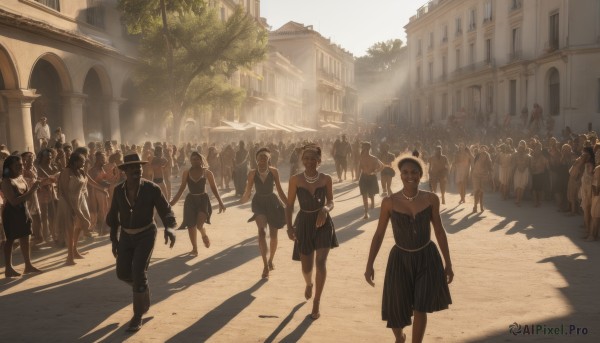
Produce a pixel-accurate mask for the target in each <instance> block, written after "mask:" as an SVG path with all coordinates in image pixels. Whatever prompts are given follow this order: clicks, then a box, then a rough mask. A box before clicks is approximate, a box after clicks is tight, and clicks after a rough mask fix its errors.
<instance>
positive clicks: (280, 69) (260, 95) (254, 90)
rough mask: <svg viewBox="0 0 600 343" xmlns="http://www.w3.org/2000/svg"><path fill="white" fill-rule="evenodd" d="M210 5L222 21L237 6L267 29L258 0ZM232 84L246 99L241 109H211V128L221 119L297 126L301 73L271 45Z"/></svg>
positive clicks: (222, 2)
mask: <svg viewBox="0 0 600 343" xmlns="http://www.w3.org/2000/svg"><path fill="white" fill-rule="evenodd" d="M209 4H210V5H211V6H213V7H214V8H215V9H216V11H217V14H218V15H219V18H220V19H221V20H223V21H225V20H227V19H228V18H229V17H230V16H231V15H232V13H233V12H234V11H235V9H236V7H237V6H242V8H243V9H244V10H245V11H246V13H248V14H249V15H250V16H252V17H253V18H254V19H255V20H256V22H257V24H258V25H259V26H261V27H262V28H264V29H265V30H268V29H269V26H268V24H267V21H266V19H265V18H262V17H261V16H260V0H218V1H217V0H213V1H211V2H210V3H209ZM231 83H232V85H234V86H236V87H241V88H243V89H244V90H245V91H246V99H245V100H244V102H243V104H242V105H241V106H240V108H222V109H215V110H213V111H212V113H211V115H212V120H210V121H209V122H210V123H212V124H213V125H219V121H220V120H221V119H226V120H231V121H233V120H235V121H239V122H257V123H259V124H263V125H268V123H290V124H293V123H298V118H302V83H303V77H302V71H301V70H300V69H298V68H297V67H296V66H294V65H293V64H292V63H291V61H290V60H289V59H287V58H286V57H284V56H283V55H282V54H280V53H279V52H277V50H276V49H275V48H274V47H273V46H272V45H269V52H268V53H267V56H266V58H265V60H264V61H262V62H260V63H257V64H256V65H254V66H253V67H252V69H251V70H240V71H238V72H236V73H235V74H234V75H233V76H232V77H231ZM204 121H207V120H206V119H204ZM205 124H208V122H207V123H205Z"/></svg>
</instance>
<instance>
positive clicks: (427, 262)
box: [381, 205, 452, 328]
mask: <svg viewBox="0 0 600 343" xmlns="http://www.w3.org/2000/svg"><path fill="white" fill-rule="evenodd" d="M431 211H432V207H431V205H430V206H428V207H427V208H425V209H424V210H422V211H421V212H419V213H417V214H416V215H415V218H412V217H411V215H409V214H406V213H402V212H397V211H392V213H391V221H392V228H393V231H394V241H395V242H396V245H394V247H393V248H392V250H391V251H390V256H389V259H388V264H387V269H386V271H385V281H384V284H383V301H382V309H381V315H382V318H383V320H386V321H387V327H388V328H403V327H405V326H408V325H410V324H411V323H412V321H411V317H412V314H413V310H416V311H420V312H428V313H431V312H435V311H441V310H444V309H447V308H448V305H449V304H452V299H451V297H450V290H449V289H448V283H447V282H446V278H445V276H444V267H443V264H442V259H441V257H440V254H439V252H438V249H437V247H436V245H435V243H433V242H432V241H431V240H430V238H431V227H430V220H431ZM407 250H412V251H407Z"/></svg>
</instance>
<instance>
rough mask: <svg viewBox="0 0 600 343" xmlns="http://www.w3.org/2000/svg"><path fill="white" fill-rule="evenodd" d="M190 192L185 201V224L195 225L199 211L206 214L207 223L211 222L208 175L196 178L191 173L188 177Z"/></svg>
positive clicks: (187, 225) (188, 225)
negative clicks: (207, 190)
mask: <svg viewBox="0 0 600 343" xmlns="http://www.w3.org/2000/svg"><path fill="white" fill-rule="evenodd" d="M187 186H188V190H189V193H188V195H187V196H186V197H185V202H184V203H183V224H184V226H186V227H195V226H196V223H197V221H198V213H200V212H202V213H205V214H206V223H207V224H210V215H211V214H212V206H211V204H210V199H209V198H208V194H206V190H205V189H206V177H204V176H202V177H201V178H200V180H194V179H193V178H192V177H191V176H190V175H189V174H188V177H187Z"/></svg>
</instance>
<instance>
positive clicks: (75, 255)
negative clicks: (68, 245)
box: [73, 251, 85, 260]
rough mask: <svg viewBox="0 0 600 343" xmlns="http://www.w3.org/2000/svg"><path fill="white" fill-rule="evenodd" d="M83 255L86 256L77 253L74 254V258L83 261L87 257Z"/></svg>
mask: <svg viewBox="0 0 600 343" xmlns="http://www.w3.org/2000/svg"><path fill="white" fill-rule="evenodd" d="M83 255H85V254H80V253H79V251H75V253H74V254H73V257H75V259H76V260H83V259H84V258H85V257H83Z"/></svg>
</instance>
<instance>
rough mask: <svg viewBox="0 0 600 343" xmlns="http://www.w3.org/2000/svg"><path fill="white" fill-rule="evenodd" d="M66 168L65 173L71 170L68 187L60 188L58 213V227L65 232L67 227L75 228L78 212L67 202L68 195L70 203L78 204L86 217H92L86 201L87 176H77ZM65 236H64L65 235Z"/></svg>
mask: <svg viewBox="0 0 600 343" xmlns="http://www.w3.org/2000/svg"><path fill="white" fill-rule="evenodd" d="M67 170H68V169H65V171H63V173H65V172H69V173H71V175H69V183H68V187H67V188H68V189H60V188H59V191H58V210H57V213H56V218H55V220H56V228H57V229H58V230H61V232H64V230H66V229H73V228H74V227H75V224H77V221H78V219H77V214H76V212H75V211H74V210H73V209H72V208H71V206H70V205H69V202H67V199H66V197H69V199H70V203H72V204H76V206H78V208H79V210H80V211H81V213H83V215H84V217H86V219H88V220H89V219H90V211H89V210H88V205H87V201H86V194H87V187H86V186H87V178H86V177H85V176H80V177H77V176H75V175H73V174H72V172H71V171H67ZM63 237H64V236H63Z"/></svg>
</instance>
